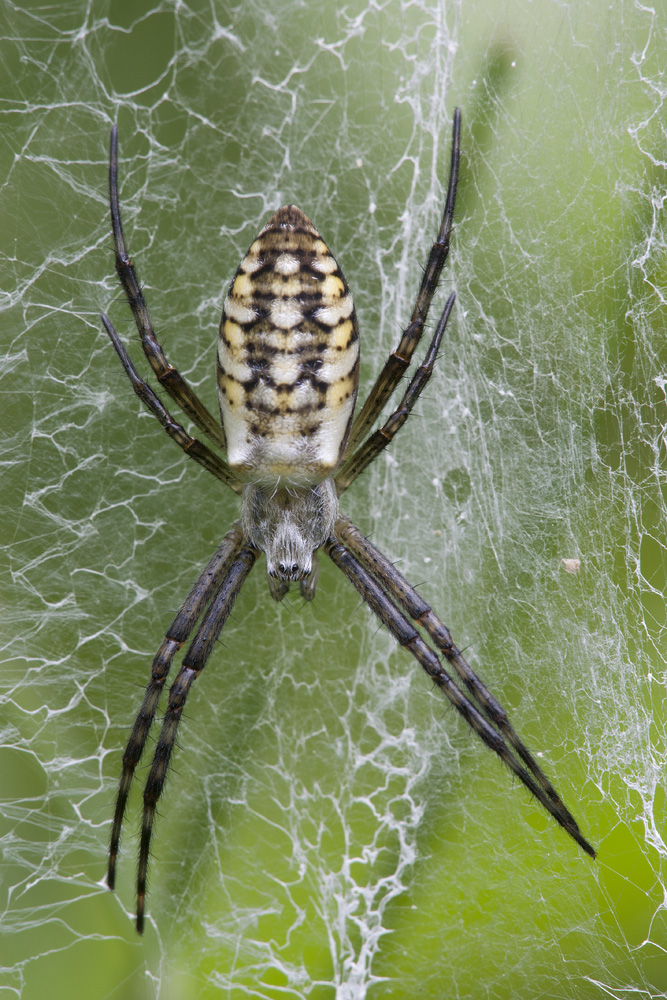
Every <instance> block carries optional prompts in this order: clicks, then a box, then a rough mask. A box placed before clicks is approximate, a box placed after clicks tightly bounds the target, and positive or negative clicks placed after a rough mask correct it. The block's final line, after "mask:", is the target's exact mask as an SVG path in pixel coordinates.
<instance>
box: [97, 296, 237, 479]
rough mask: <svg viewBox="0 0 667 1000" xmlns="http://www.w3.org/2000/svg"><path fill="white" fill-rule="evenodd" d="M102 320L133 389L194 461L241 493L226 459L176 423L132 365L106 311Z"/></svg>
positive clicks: (170, 435) (102, 315)
mask: <svg viewBox="0 0 667 1000" xmlns="http://www.w3.org/2000/svg"><path fill="white" fill-rule="evenodd" d="M101 319H102V323H103V324H104V329H105V330H106V332H107V334H108V335H109V339H110V341H111V343H112V344H113V346H114V348H115V350H116V354H117V355H118V357H119V358H120V361H121V364H122V366H123V368H124V369H125V374H126V375H127V377H128V378H129V380H130V382H131V383H132V388H133V389H134V391H135V392H136V394H137V396H138V397H139V399H140V400H141V401H142V403H143V404H144V405H145V406H146V407H147V408H148V409H149V410H150V411H151V413H152V414H153V416H155V417H157V419H158V420H159V421H160V423H161V424H162V426H163V427H164V429H165V431H166V432H167V434H168V435H169V437H170V438H173V440H174V441H175V442H176V444H177V445H179V446H180V447H181V448H182V449H183V451H184V452H185V453H186V455H189V456H190V458H194V460H195V462H199V464H200V465H203V467H204V468H205V469H207V470H208V471H209V472H210V473H212V475H214V476H216V478H217V479H221V480H222V482H223V483H226V485H227V486H229V487H230V489H232V490H234V492H235V493H240V492H241V489H242V487H241V486H240V485H239V484H238V482H237V480H236V478H235V477H234V474H233V473H232V470H231V469H230V468H229V465H228V464H227V462H225V461H224V460H223V459H222V458H220V457H219V456H218V455H216V454H215V452H213V451H211V449H210V448H209V447H208V446H207V445H205V444H202V442H201V441H198V440H197V438H193V437H191V436H190V435H189V434H188V432H187V431H186V430H185V428H184V427H182V426H181V424H178V423H176V421H175V420H174V418H173V417H172V415H171V414H170V413H169V410H167V408H166V407H165V406H163V404H162V403H161V402H160V400H159V399H158V397H157V396H156V394H155V393H154V392H153V390H152V389H151V387H150V386H149V385H148V383H147V382H144V380H143V379H142V378H141V376H140V375H139V373H138V372H137V369H136V368H135V367H134V365H133V364H132V361H131V360H130V356H129V355H128V353H127V351H126V350H125V348H124V347H123V345H122V343H121V342H120V339H119V337H118V334H117V333H116V331H115V330H114V328H113V326H112V324H111V321H110V319H109V317H108V316H107V315H106V314H105V313H102V314H101Z"/></svg>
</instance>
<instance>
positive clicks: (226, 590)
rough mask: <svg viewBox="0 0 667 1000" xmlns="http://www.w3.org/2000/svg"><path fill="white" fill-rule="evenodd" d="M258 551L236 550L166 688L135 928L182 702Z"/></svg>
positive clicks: (148, 792)
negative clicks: (152, 837)
mask: <svg viewBox="0 0 667 1000" xmlns="http://www.w3.org/2000/svg"><path fill="white" fill-rule="evenodd" d="M258 555H259V553H258V552H257V550H256V549H253V548H251V547H250V546H249V545H242V547H241V549H240V551H238V552H237V554H236V555H235V557H234V559H233V561H232V562H231V565H230V566H229V569H228V571H227V575H226V576H225V578H224V580H223V581H222V584H221V585H220V588H219V590H218V592H217V594H216V595H215V597H214V599H213V601H212V602H211V605H210V607H209V609H208V611H207V612H206V615H205V616H204V620H203V621H202V623H201V625H200V626H199V629H198V630H197V633H196V635H195V637H194V639H193V640H192V643H191V644H190V647H189V649H188V651H187V653H186V654H185V656H184V657H183V661H182V663H181V669H180V670H179V672H178V674H177V675H176V679H175V680H174V683H173V684H172V686H171V688H170V690H169V703H168V705H167V711H166V712H165V716H164V722H163V723H162V730H161V732H160V736H159V739H158V742H157V745H156V748H155V754H154V756H153V763H152V764H151V769H150V771H149V774H148V778H147V779H146V785H145V787H144V809H143V815H142V821H141V839H140V844H139V864H138V867H137V931H138V932H139V933H140V934H141V933H142V932H143V929H144V907H145V900H146V879H147V875H148V859H149V857H150V845H151V836H152V833H153V822H154V820H155V811H156V808H157V803H158V800H159V798H160V795H161V794H162V789H163V788H164V782H165V778H166V776H167V770H168V767H169V761H170V759H171V755H172V752H173V749H174V743H175V741H176V733H177V731H178V724H179V722H180V721H181V716H182V714H183V709H184V707H185V701H186V699H187V696H188V693H189V691H190V688H191V687H192V684H193V683H194V681H195V680H196V679H197V677H199V675H200V673H201V672H202V670H203V669H204V667H205V666H206V662H207V660H208V658H209V656H210V655H211V653H212V651H213V647H214V645H215V643H216V641H217V639H218V636H219V635H220V632H221V631H222V628H223V626H224V624H225V622H226V621H227V618H228V617H229V614H230V612H231V610H232V607H233V605H234V601H235V600H236V598H237V596H238V594H239V591H240V590H241V587H242V586H243V584H244V583H245V580H246V578H247V576H248V574H249V573H250V570H251V569H252V567H253V566H254V564H255V560H256V559H257V556H258Z"/></svg>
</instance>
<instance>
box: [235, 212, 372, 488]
mask: <svg viewBox="0 0 667 1000" xmlns="http://www.w3.org/2000/svg"><path fill="white" fill-rule="evenodd" d="M358 381H359V332H358V326H357V318H356V313H355V311H354V304H353V301H352V295H351V294H350V290H349V288H348V286H347V282H346V281H345V278H344V276H343V274H342V272H341V270H340V268H339V267H338V264H337V263H336V260H335V259H334V257H333V256H332V254H331V253H330V251H329V249H328V247H327V245H326V244H325V242H324V240H323V239H322V237H321V236H320V234H319V233H318V232H317V230H316V229H315V227H314V226H313V224H312V223H311V222H310V221H309V219H308V218H307V216H306V215H304V213H303V212H302V211H301V210H300V209H299V208H297V207H296V206H295V205H287V206H285V207H284V208H280V209H279V210H278V211H277V212H276V213H275V215H274V216H273V217H272V218H271V219H270V220H269V222H268V223H267V224H266V226H264V228H263V229H262V231H261V232H260V234H259V236H258V237H257V239H256V240H255V241H254V242H253V244H252V246H251V247H250V249H249V250H248V253H247V254H246V256H245V257H244V259H243V261H242V262H241V265H240V267H239V269H238V271H237V272H236V274H235V276H234V279H233V281H232V283H231V286H230V289H229V292H228V295H227V298H226V299H225V304H224V308H223V312H222V321H221V323H220V339H219V346H218V393H219V398H220V412H221V416H222V424H223V428H224V432H225V439H226V443H227V460H228V462H229V464H230V466H231V467H232V469H233V470H234V472H235V473H236V474H237V475H238V476H239V477H240V478H242V479H245V480H246V481H249V482H250V481H252V482H255V483H267V484H270V483H284V484H288V483H293V484H301V485H309V484H313V483H317V482H319V481H321V480H322V479H324V478H326V477H327V476H329V475H331V473H332V472H333V470H334V469H335V467H336V466H337V465H338V463H339V461H340V458H341V456H342V452H343V449H344V447H345V443H346V440H347V436H348V432H349V427H350V422H351V419H352V414H353V411H354V404H355V400H356V395H357V387H358Z"/></svg>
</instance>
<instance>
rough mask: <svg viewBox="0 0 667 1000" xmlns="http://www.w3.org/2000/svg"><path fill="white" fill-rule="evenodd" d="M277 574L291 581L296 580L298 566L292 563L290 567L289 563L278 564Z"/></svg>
mask: <svg viewBox="0 0 667 1000" xmlns="http://www.w3.org/2000/svg"><path fill="white" fill-rule="evenodd" d="M278 573H279V574H280V576H282V577H288V578H289V579H291V580H298V579H299V576H300V575H301V574H300V573H299V564H298V563H295V562H293V563H292V564H291V565H289V563H278Z"/></svg>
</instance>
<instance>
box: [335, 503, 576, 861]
mask: <svg viewBox="0 0 667 1000" xmlns="http://www.w3.org/2000/svg"><path fill="white" fill-rule="evenodd" d="M334 531H335V534H336V538H338V540H339V541H340V542H342V543H343V545H345V546H346V547H347V548H348V549H349V550H350V551H351V552H352V553H353V554H354V555H355V556H356V558H357V559H358V560H359V562H360V563H361V565H362V566H363V567H364V569H366V570H368V572H369V573H371V574H372V575H373V577H374V578H375V579H376V580H377V582H378V583H379V584H380V586H381V587H382V589H383V590H385V591H386V592H387V593H388V594H389V595H390V597H391V599H392V600H393V601H395V602H396V604H398V605H399V607H400V608H401V609H402V611H404V612H405V613H406V614H408V615H409V616H410V617H411V618H412V619H414V621H416V622H417V624H418V625H420V626H421V627H422V628H424V629H425V631H426V632H428V634H429V636H430V638H431V640H432V641H433V643H434V645H435V647H436V649H438V650H439V651H440V652H441V653H442V654H443V656H444V657H445V659H446V660H447V662H448V663H451V665H452V666H453V667H454V669H455V670H456V673H457V674H458V676H459V677H460V679H461V681H462V682H463V684H465V686H466V688H467V689H468V691H469V692H470V695H471V696H472V697H473V698H474V699H475V701H476V702H477V703H478V705H479V706H480V708H481V710H482V712H483V713H484V715H485V716H486V717H487V719H488V720H489V722H491V723H492V724H493V725H494V726H496V728H497V729H498V730H499V731H500V732H501V733H502V735H503V737H504V738H505V740H506V741H507V742H508V743H509V744H510V745H511V746H512V748H513V749H514V751H515V752H516V754H517V755H518V756H519V757H520V758H521V760H522V761H523V762H524V764H525V765H526V766H527V768H528V769H529V770H530V771H531V772H532V774H533V776H534V778H535V780H536V781H537V782H538V783H539V784H540V785H541V787H542V788H543V790H544V792H545V793H546V794H547V795H548V796H549V798H550V799H551V801H552V802H553V804H554V806H555V807H556V808H557V809H558V810H559V811H561V812H562V814H563V815H564V816H567V817H568V823H569V825H568V826H567V827H566V829H567V830H568V832H570V831H571V830H572V829H576V830H578V829H579V828H578V826H577V823H576V822H575V820H574V818H573V817H572V816H571V815H570V813H569V812H568V810H567V808H566V806H565V805H564V804H563V801H562V800H561V798H560V796H559V795H558V792H557V791H556V789H555V788H554V787H553V785H552V784H551V782H550V781H549V779H548V778H547V776H546V775H545V774H544V772H543V771H542V770H541V768H540V766H539V764H538V763H537V761H536V760H535V758H534V757H533V755H532V754H531V752H530V750H528V748H527V747H526V746H525V744H524V743H523V742H522V741H521V739H520V738H519V736H518V734H517V733H516V731H515V730H514V728H513V726H512V724H511V722H510V720H509V718H508V715H507V712H506V711H505V709H504V708H503V707H502V705H501V704H500V703H499V702H498V701H497V700H496V699H495V698H494V696H493V695H492V694H491V692H490V691H489V689H488V688H487V687H486V685H485V684H483V683H482V681H481V680H480V679H479V677H478V676H477V674H476V673H475V672H474V670H473V669H472V667H471V666H470V665H469V663H468V662H467V661H466V659H465V658H464V657H463V656H462V654H461V652H460V650H459V649H457V647H456V646H455V645H454V642H453V640H452V637H451V635H450V632H449V629H448V628H447V626H446V625H445V624H444V623H443V622H441V621H440V619H439V618H438V617H437V616H436V615H435V614H434V613H433V611H432V609H431V607H430V606H429V605H428V604H427V603H426V601H425V600H424V599H423V598H422V597H421V596H420V595H419V594H418V593H417V591H416V590H415V589H414V587H412V586H411V585H410V583H409V582H408V581H407V580H406V579H405V577H404V576H403V574H402V573H401V572H400V571H399V570H398V569H396V567H395V566H394V565H393V564H392V563H391V562H390V561H389V560H388V559H387V558H386V556H384V555H383V554H382V553H381V552H380V551H379V550H378V549H377V548H376V547H375V546H374V545H373V543H372V542H370V541H369V540H368V538H366V537H365V535H364V534H363V533H362V532H361V531H360V530H359V528H357V526H356V525H354V524H352V522H351V521H350V520H349V518H347V517H344V516H339V518H338V520H337V522H336V525H335V528H334ZM575 839H576V838H575ZM578 843H580V841H578ZM582 846H583V845H582ZM585 850H587V851H588V853H589V854H590V853H591V852H592V853H593V854H594V852H593V849H592V848H590V845H588V846H587V847H586V848H585Z"/></svg>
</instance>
